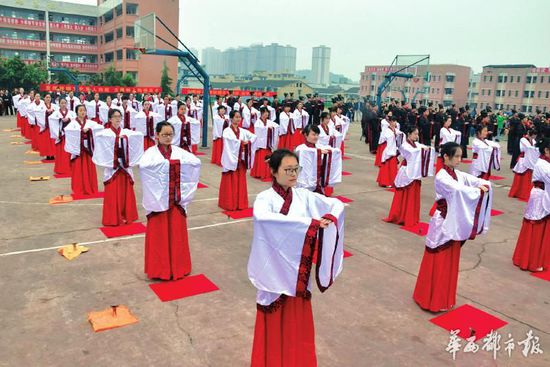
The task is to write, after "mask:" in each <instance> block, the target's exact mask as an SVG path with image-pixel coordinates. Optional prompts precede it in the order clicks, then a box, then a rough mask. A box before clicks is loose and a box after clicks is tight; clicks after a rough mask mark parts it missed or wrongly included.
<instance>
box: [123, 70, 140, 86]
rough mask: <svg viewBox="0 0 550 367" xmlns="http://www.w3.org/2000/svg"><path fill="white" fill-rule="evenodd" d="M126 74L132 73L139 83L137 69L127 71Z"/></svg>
mask: <svg viewBox="0 0 550 367" xmlns="http://www.w3.org/2000/svg"><path fill="white" fill-rule="evenodd" d="M126 74H130V76H131V77H132V78H133V79H134V81H135V82H136V83H137V81H138V73H137V71H127V72H126Z"/></svg>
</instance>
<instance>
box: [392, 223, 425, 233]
mask: <svg viewBox="0 0 550 367" xmlns="http://www.w3.org/2000/svg"><path fill="white" fill-rule="evenodd" d="M399 228H400V229H402V230H405V231H407V232H411V233H414V234H416V235H419V236H425V235H427V234H428V228H430V224H429V223H425V222H418V224H417V225H416V226H414V227H405V226H402V227H399Z"/></svg>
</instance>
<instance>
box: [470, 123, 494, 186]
mask: <svg viewBox="0 0 550 367" xmlns="http://www.w3.org/2000/svg"><path fill="white" fill-rule="evenodd" d="M475 130H476V137H475V139H474V140H473V141H472V153H473V160H472V164H471V165H470V173H471V174H472V175H474V176H476V177H479V178H482V179H484V180H489V179H490V177H491V171H492V170H493V169H496V170H500V156H501V153H500V144H499V143H496V142H493V141H491V140H487V126H485V125H481V124H480V125H476V128H475Z"/></svg>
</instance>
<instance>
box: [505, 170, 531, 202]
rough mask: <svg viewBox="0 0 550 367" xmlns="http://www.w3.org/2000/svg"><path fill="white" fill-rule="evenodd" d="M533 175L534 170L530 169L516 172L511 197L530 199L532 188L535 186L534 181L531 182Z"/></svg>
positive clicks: (509, 194)
mask: <svg viewBox="0 0 550 367" xmlns="http://www.w3.org/2000/svg"><path fill="white" fill-rule="evenodd" d="M532 177H533V170H530V169H528V170H526V171H525V172H523V173H515V174H514V182H513V183H512V187H511V188H510V192H509V193H508V196H509V197H511V198H518V199H522V200H529V196H530V195H531V189H532V188H533V182H531V179H532Z"/></svg>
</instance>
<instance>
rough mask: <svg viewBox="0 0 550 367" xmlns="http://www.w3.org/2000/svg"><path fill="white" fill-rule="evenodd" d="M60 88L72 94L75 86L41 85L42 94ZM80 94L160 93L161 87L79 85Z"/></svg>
mask: <svg viewBox="0 0 550 367" xmlns="http://www.w3.org/2000/svg"><path fill="white" fill-rule="evenodd" d="M58 88H59V90H60V91H63V92H70V91H74V84H46V83H40V91H41V92H55V91H57V89H58ZM78 91H79V92H85V93H88V92H92V93H109V94H112V93H119V92H120V93H133V94H136V93H137V94H144V93H160V92H161V91H162V88H161V87H124V86H102V85H79V86H78Z"/></svg>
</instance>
